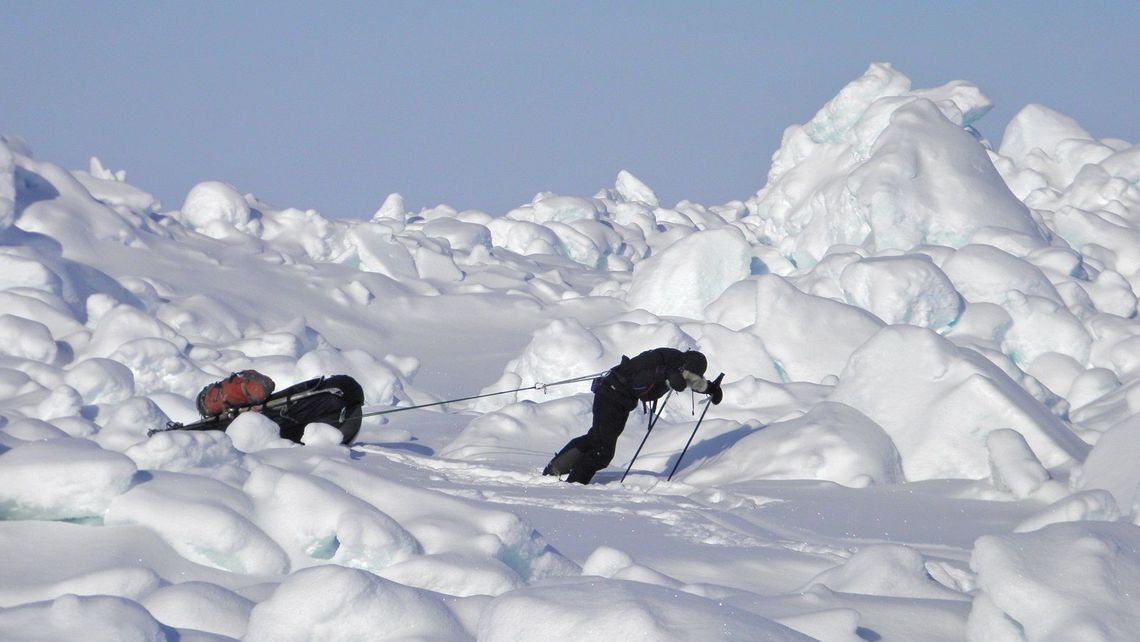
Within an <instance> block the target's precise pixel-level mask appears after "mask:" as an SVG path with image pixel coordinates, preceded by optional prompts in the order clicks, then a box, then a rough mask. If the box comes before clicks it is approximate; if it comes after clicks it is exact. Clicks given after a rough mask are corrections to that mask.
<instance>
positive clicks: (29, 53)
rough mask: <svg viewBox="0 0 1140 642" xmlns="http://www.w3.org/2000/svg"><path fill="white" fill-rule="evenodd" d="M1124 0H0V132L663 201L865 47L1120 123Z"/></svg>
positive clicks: (348, 196)
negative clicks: (629, 175) (624, 179)
mask: <svg viewBox="0 0 1140 642" xmlns="http://www.w3.org/2000/svg"><path fill="white" fill-rule="evenodd" d="M1138 33H1140V5H1138V4H1137V3H1134V2H1133V3H1129V2H1090V3H1075V2H1054V1H1049V2H993V3H982V2H953V3H943V2H924V1H919V0H915V1H913V2H911V1H908V2H873V3H865V2H790V1H789V2H762V1H756V2H640V1H619V2H593V1H588V0H587V1H575V2H541V3H508V2H478V3H476V2H464V3H459V2H442V1H436V2H332V3H320V4H319V5H318V4H317V3H302V2H291V1H281V2H217V1H203V2H199V1H196V2H181V3H174V2H99V1H94V2H77V1H69V2H56V1H43V2H31V1H25V0H0V60H2V61H3V63H2V64H0V87H3V90H2V91H3V93H2V94H0V133H4V134H8V135H18V136H22V137H23V138H24V139H26V140H27V142H28V144H29V145H30V147H31V148H32V150H33V151H34V153H35V156H36V157H37V158H39V159H41V160H48V161H52V162H55V163H58V164H61V165H63V166H65V167H67V168H69V169H81V168H86V165H87V159H88V158H89V157H91V156H98V157H99V158H100V159H101V160H102V161H103V162H104V164H105V165H107V166H108V167H110V168H112V169H116V170H117V169H124V170H126V171H127V176H128V181H130V182H131V183H132V184H134V185H136V186H138V187H141V188H143V189H146V190H148V191H150V192H152V193H154V194H155V195H156V196H158V197H159V198H160V199H162V201H163V205H164V207H165V208H167V209H173V208H177V207H179V206H180V205H181V203H182V200H183V199H184V197H185V195H186V193H187V192H188V191H189V189H190V188H191V187H192V186H193V185H194V184H195V183H197V182H200V181H204V180H224V181H226V182H228V183H230V184H232V185H234V186H235V187H237V188H238V189H239V190H240V191H242V192H245V193H250V192H251V193H253V194H255V195H257V196H258V197H260V198H262V199H263V200H265V201H267V202H269V203H272V204H274V205H276V206H279V207H286V206H288V207H297V208H302V209H307V208H313V209H316V210H318V211H320V212H321V213H323V214H325V215H327V216H332V217H337V218H350V217H368V216H371V214H372V213H373V212H374V211H375V210H376V208H377V207H378V206H379V204H380V203H381V202H382V201H383V199H384V197H385V196H386V195H387V194H388V193H390V192H399V193H401V194H402V195H403V196H404V197H405V200H406V202H407V205H408V208H409V209H410V210H418V209H419V208H421V207H431V206H434V205H437V204H440V203H446V204H448V205H451V206H453V207H455V208H457V209H461V210H462V209H468V208H474V209H480V210H484V211H487V212H490V213H493V214H500V213H504V212H506V211H508V210H509V209H510V208H512V207H514V206H517V205H520V204H523V203H526V202H529V201H530V200H531V198H532V197H533V196H534V195H535V194H536V193H537V192H541V191H552V192H557V193H560V194H566V195H576V196H590V195H593V194H594V193H595V192H596V191H597V190H598V189H600V188H603V187H609V186H612V184H613V180H614V177H615V176H616V175H617V173H618V171H619V170H622V169H627V170H629V171H631V172H633V173H634V174H635V175H636V176H638V177H640V178H641V179H642V180H643V181H645V182H646V183H647V184H648V185H649V186H650V187H652V188H653V189H654V190H655V191H656V192H657V193H658V195H659V196H660V198H661V199H662V201H663V202H664V203H665V204H667V205H671V204H673V203H675V202H677V201H678V200H681V199H689V200H692V201H696V202H700V203H704V204H706V205H713V204H719V203H724V202H727V201H729V200H733V199H742V198H747V197H748V196H750V195H751V194H753V193H755V191H756V190H758V189H759V188H761V187H763V185H764V183H765V179H766V176H767V172H768V167H769V160H770V158H771V155H772V153H773V152H774V151H775V150H776V149H777V147H778V146H779V142H780V137H781V135H782V133H783V130H784V128H785V127H786V126H788V125H790V124H796V123H803V122H805V121H806V120H808V119H809V118H811V116H812V115H813V114H814V113H815V112H816V110H818V109H819V107H821V106H822V105H823V104H824V103H825V102H826V101H827V100H828V99H830V98H831V97H832V96H834V95H835V94H836V93H837V92H838V91H839V90H840V89H841V88H842V87H843V85H844V84H846V83H847V82H849V81H851V80H853V79H854V78H857V77H858V76H859V75H861V74H862V73H863V71H864V70H865V69H866V67H867V65H868V64H870V63H871V62H877V61H879V62H889V63H891V64H893V65H894V66H895V68H896V69H898V70H900V71H901V72H903V73H904V74H906V75H907V76H909V77H910V78H911V80H912V81H913V83H914V86H915V87H933V86H938V85H941V84H943V83H946V82H949V81H951V80H969V81H971V82H974V83H976V84H978V85H979V86H980V87H981V89H982V90H983V92H985V93H986V95H987V96H989V97H990V99H991V100H992V101H994V103H995V107H994V109H993V110H992V111H991V112H990V114H988V115H987V116H986V117H985V118H983V119H982V120H981V121H980V122H979V123H978V129H980V130H981V131H982V133H983V134H984V135H985V136H986V137H987V138H989V139H990V140H992V141H993V142H994V143H995V144H996V143H997V142H999V141H1000V139H1001V134H1002V131H1003V130H1004V128H1005V125H1006V124H1007V123H1008V122H1009V119H1010V118H1011V117H1012V116H1013V114H1014V113H1016V112H1017V110H1019V109H1020V108H1021V107H1023V106H1025V105H1026V104H1029V103H1040V104H1044V105H1046V106H1049V107H1051V108H1053V109H1056V110H1058V111H1061V112H1063V113H1066V114H1068V115H1070V116H1072V117H1074V118H1075V119H1077V121H1078V122H1080V123H1081V124H1082V125H1083V126H1084V127H1085V128H1086V129H1088V130H1089V131H1090V132H1092V133H1093V134H1094V135H1096V136H1100V137H1115V138H1122V139H1125V140H1128V141H1130V142H1133V143H1135V142H1140V114H1138V109H1137V108H1138V104H1137V102H1138V101H1137V99H1138V98H1140V40H1137V37H1136V36H1137V34H1138Z"/></svg>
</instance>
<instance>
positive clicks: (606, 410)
mask: <svg viewBox="0 0 1140 642" xmlns="http://www.w3.org/2000/svg"><path fill="white" fill-rule="evenodd" d="M634 408H637V399H635V398H634V397H632V396H630V395H626V394H622V393H621V392H619V391H617V390H614V388H613V387H611V386H609V385H602V386H599V387H598V390H597V391H596V392H595V393H594V406H593V415H594V416H593V423H592V424H591V425H590V430H589V431H588V432H587V433H586V434H584V435H582V436H580V437H575V438H574V439H571V440H570V442H569V443H567V444H566V446H564V447H563V448H562V450H561V451H559V453H558V455H555V458H554V460H552V461H551V465H550V466H547V470H548V471H550V472H549V473H548V474H557V475H560V474H562V473H563V472H569V476H568V477H567V478H566V481H570V482H577V483H579V484H588V483H590V480H591V479H593V478H594V474H595V473H597V472H598V471H599V470H601V469H603V468H605V467H606V466H609V465H610V462H611V461H612V460H613V458H614V451H615V450H616V449H617V440H618V437H620V436H621V433H622V431H623V430H625V422H626V420H628V419H629V413H630V412H631V411H633V409H634ZM575 451H577V452H576V453H575ZM560 458H561V460H562V461H563V462H565V464H566V465H569V471H563V470H559V469H558V467H557V466H556V462H558V461H559V459H560ZM552 467H553V469H552Z"/></svg>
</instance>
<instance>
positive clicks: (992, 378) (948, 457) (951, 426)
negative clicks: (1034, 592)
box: [830, 326, 1088, 481]
mask: <svg viewBox="0 0 1140 642" xmlns="http://www.w3.org/2000/svg"><path fill="white" fill-rule="evenodd" d="M967 398H968V399H969V401H965V399H967ZM830 400H831V401H836V402H839V403H844V404H847V405H849V406H851V407H853V408H855V409H857V410H859V411H861V412H862V413H863V414H865V415H866V416H867V417H869V418H870V419H871V420H872V421H874V422H875V423H877V424H878V425H880V426H882V428H883V429H884V430H885V431H886V432H887V434H888V435H890V437H891V439H892V440H893V441H894V443H895V446H896V447H897V448H898V451H899V454H900V455H901V457H902V467H903V471H904V472H905V473H906V478H907V480H908V481H917V480H922V479H936V478H953V477H956V476H962V477H965V478H969V479H984V478H986V477H987V476H988V475H989V473H990V468H989V452H988V450H987V448H986V435H987V434H988V433H989V432H991V431H993V430H997V429H999V428H1012V429H1014V430H1016V431H1018V432H1020V433H1021V434H1022V435H1023V436H1024V437H1025V439H1026V441H1027V442H1028V443H1029V445H1030V447H1031V448H1032V449H1033V452H1034V453H1035V454H1036V456H1037V458H1038V459H1039V460H1040V461H1041V462H1042V463H1043V464H1045V466H1046V467H1056V466H1061V465H1063V464H1066V463H1071V462H1073V461H1074V460H1076V461H1080V460H1081V459H1083V458H1084V456H1085V454H1086V453H1087V451H1088V446H1087V445H1086V444H1085V443H1084V442H1082V441H1081V440H1080V439H1079V438H1078V437H1077V436H1076V435H1074V434H1073V432H1072V431H1071V430H1070V429H1069V428H1068V427H1067V426H1066V425H1065V424H1064V422H1063V421H1061V420H1060V419H1059V418H1057V417H1056V416H1055V415H1053V414H1051V413H1050V412H1048V410H1047V409H1045V408H1044V407H1043V406H1042V405H1041V404H1040V403H1039V402H1037V401H1036V400H1035V399H1033V398H1032V397H1030V396H1029V395H1028V394H1027V393H1026V392H1025V390H1023V389H1022V388H1021V387H1020V386H1018V385H1017V383H1016V382H1014V381H1013V380H1011V379H1010V378H1009V376H1007V375H1006V374H1005V373H1004V372H1003V371H1001V370H1000V369H998V368H997V367H996V366H995V365H993V364H992V363H991V362H990V361H988V360H986V359H985V358H984V357H982V356H981V355H979V354H978V353H976V352H974V351H973V350H970V349H967V348H958V347H957V346H955V345H954V344H953V343H951V342H950V341H948V340H946V339H943V338H942V337H939V336H938V335H937V334H935V333H934V332H932V331H930V330H927V329H924V328H916V327H913V326H889V327H886V328H883V329H882V330H881V331H879V333H877V334H876V335H875V336H874V337H873V338H872V339H871V340H869V341H868V342H867V343H866V344H865V345H863V346H862V347H860V348H859V350H857V351H856V352H855V353H854V354H853V355H852V356H851V359H850V361H849V362H848V363H847V367H846V369H845V370H844V371H843V374H842V375H841V376H840V381H839V384H838V385H837V386H836V387H835V391H834V393H833V394H832V395H831V397H830Z"/></svg>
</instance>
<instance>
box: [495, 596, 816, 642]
mask: <svg viewBox="0 0 1140 642" xmlns="http://www.w3.org/2000/svg"><path fill="white" fill-rule="evenodd" d="M548 637H554V638H560V639H577V640H583V639H620V640H634V639H641V640H645V639H648V640H677V641H682V640H765V641H771V642H776V641H784V640H787V641H789V642H791V641H797V642H798V641H801V640H803V641H805V642H806V641H807V640H810V639H811V638H809V637H807V636H805V635H802V634H800V633H797V632H796V631H794V630H792V629H789V628H787V627H785V626H783V625H781V624H777V623H776V622H773V621H771V620H768V619H765V618H763V617H760V616H758V615H754V614H752V613H750V612H748V611H745V610H743V609H737V608H733V607H731V606H729V605H727V604H725V603H724V602H720V603H717V602H713V601H710V600H707V599H705V598H701V597H697V596H695V595H690V594H688V593H683V592H680V591H676V590H670V589H666V588H662V587H657V586H652V585H648V584H640V583H634V582H626V581H608V582H600V581H587V582H585V583H583V584H565V585H561V586H545V587H537V588H527V589H521V590H518V591H513V592H511V593H508V594H506V595H503V596H501V597H498V598H496V599H495V601H493V602H492V603H491V604H490V606H488V607H487V610H486V611H485V612H484V614H483V617H482V618H480V620H479V634H478V638H479V639H480V640H486V641H487V642H496V641H498V640H534V639H540V638H548Z"/></svg>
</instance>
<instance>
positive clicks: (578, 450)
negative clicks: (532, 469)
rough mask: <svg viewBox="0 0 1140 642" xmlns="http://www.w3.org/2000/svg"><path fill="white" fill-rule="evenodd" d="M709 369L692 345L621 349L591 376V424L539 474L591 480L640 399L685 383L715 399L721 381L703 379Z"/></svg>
mask: <svg viewBox="0 0 1140 642" xmlns="http://www.w3.org/2000/svg"><path fill="white" fill-rule="evenodd" d="M707 369H708V359H706V358H705V355H704V354H702V353H700V352H698V351H696V350H689V351H688V352H681V351H680V350H676V349H674V348H655V349H653V350H646V351H645V352H642V353H641V354H639V355H637V356H636V357H634V358H632V359H630V358H629V357H626V356H624V355H623V356H622V358H621V363H620V364H618V365H617V366H615V367H614V368H613V369H611V370H610V371H609V372H608V373H606V374H605V375H604V376H602V377H599V378H598V379H595V380H594V384H593V386H592V389H593V391H594V405H593V423H592V424H591V426H590V430H589V431H588V432H587V433H586V434H584V435H582V436H580V437H575V438H574V439H571V440H570V441H569V443H567V444H566V445H565V446H564V447H563V448H562V450H560V451H558V454H556V455H555V456H554V458H553V459H551V460H550V463H548V464H547V465H546V468H545V469H543V471H542V474H543V475H557V476H559V477H561V476H562V475H566V474H569V475H568V477H567V478H566V481H569V482H577V483H580V484H588V483H590V480H591V479H593V478H594V474H595V473H597V472H598V471H599V470H601V469H603V468H605V467H606V466H608V465H609V464H610V461H611V460H612V459H613V457H614V450H615V449H616V448H617V440H618V437H619V436H621V433H622V431H623V430H625V422H626V420H627V419H629V413H630V412H632V411H633V410H634V409H635V408H637V403H638V402H639V401H640V402H643V403H649V402H655V401H656V400H658V399H660V398H661V397H662V396H664V395H665V393H666V392H668V391H669V390H670V389H672V390H674V391H676V392H680V391H682V390H684V389H685V388H689V389H691V390H693V391H695V392H700V393H704V394H707V395H709V397H710V400H711V401H712V403H714V404H719V403H720V402H721V399H722V397H723V392H722V391H721V388H720V383H719V382H714V381H709V380H708V379H705V377H704V374H705V370H707Z"/></svg>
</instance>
